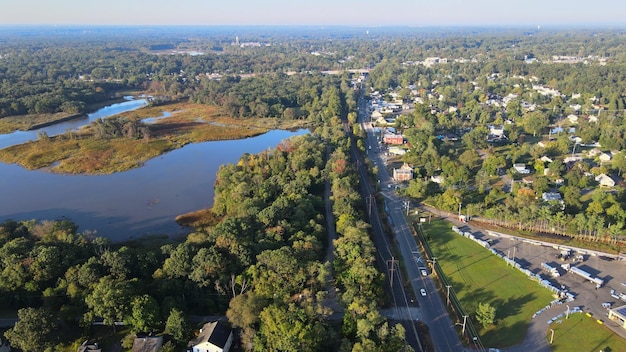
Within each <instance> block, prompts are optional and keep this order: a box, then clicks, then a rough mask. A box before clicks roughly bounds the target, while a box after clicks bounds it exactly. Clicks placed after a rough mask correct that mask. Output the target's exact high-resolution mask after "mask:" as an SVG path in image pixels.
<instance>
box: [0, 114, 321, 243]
mask: <svg viewBox="0 0 626 352" xmlns="http://www.w3.org/2000/svg"><path fill="white" fill-rule="evenodd" d="M116 113H119V111H118V112H116ZM306 133H309V132H308V130H298V131H293V132H292V131H283V130H274V131H270V132H268V133H265V134H263V135H260V136H256V137H252V138H246V139H242V140H232V141H214V142H203V143H195V144H190V145H187V146H185V147H183V148H181V149H177V150H174V151H171V152H169V153H167V154H164V155H161V156H160V157H157V158H155V159H152V160H150V161H148V162H146V163H145V164H144V165H143V166H142V167H140V168H136V169H133V170H130V171H126V172H120V173H115V174H112V175H95V176H92V175H90V176H87V175H59V174H53V173H48V172H45V171H40V170H36V171H29V170H26V169H24V168H23V167H21V166H19V165H13V164H3V163H0V175H2V177H1V178H0V194H1V195H2V196H1V197H0V221H4V220H6V219H13V220H18V221H19V220H28V219H40V220H43V219H50V220H57V219H69V220H72V221H74V222H75V223H76V224H77V225H78V226H79V231H85V230H90V231H95V232H96V234H97V235H98V236H103V237H107V238H110V239H111V240H113V241H116V242H117V241H123V240H126V239H132V238H138V237H142V236H145V235H152V234H167V235H170V236H176V235H179V234H183V233H185V232H186V231H187V229H184V228H182V227H180V226H179V225H178V224H176V222H175V221H174V219H175V217H176V216H177V215H180V214H183V213H186V212H190V211H194V210H199V209H202V208H208V207H211V206H212V204H213V196H214V193H213V185H214V183H215V177H216V173H217V170H218V168H219V166H220V165H222V164H226V163H235V162H237V161H238V160H239V158H240V157H241V155H243V154H244V153H250V154H256V153H260V152H262V151H264V150H267V149H268V148H273V147H275V146H276V145H278V144H279V143H280V141H281V140H283V139H286V138H289V137H291V136H295V135H302V134H306Z"/></svg>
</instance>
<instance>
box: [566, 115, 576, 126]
mask: <svg viewBox="0 0 626 352" xmlns="http://www.w3.org/2000/svg"><path fill="white" fill-rule="evenodd" d="M567 119H568V120H569V122H570V123H572V124H576V123H578V116H576V115H574V114H570V115H567Z"/></svg>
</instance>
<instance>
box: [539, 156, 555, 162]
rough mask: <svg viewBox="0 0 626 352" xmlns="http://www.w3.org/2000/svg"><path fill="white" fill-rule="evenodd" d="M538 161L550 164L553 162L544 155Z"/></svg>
mask: <svg viewBox="0 0 626 352" xmlns="http://www.w3.org/2000/svg"><path fill="white" fill-rule="evenodd" d="M539 160H541V161H543V162H544V163H551V162H552V161H553V160H552V159H550V157H547V156H545V155H544V156H542V157H541V158H539Z"/></svg>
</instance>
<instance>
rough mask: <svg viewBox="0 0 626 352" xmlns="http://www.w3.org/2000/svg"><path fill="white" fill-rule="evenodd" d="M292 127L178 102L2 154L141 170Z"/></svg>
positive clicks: (63, 169) (35, 162)
mask: <svg viewBox="0 0 626 352" xmlns="http://www.w3.org/2000/svg"><path fill="white" fill-rule="evenodd" d="M253 120H255V119H253ZM292 122H297V121H292ZM293 127H297V126H295V125H290V126H283V125H279V124H278V122H277V120H275V119H267V118H265V119H262V120H261V119H258V121H256V120H255V121H251V120H250V119H246V120H238V119H234V118H230V117H225V116H222V115H221V114H220V113H219V110H218V107H216V106H211V105H201V104H192V103H173V104H167V105H159V106H149V107H145V108H142V109H139V110H134V111H129V112H126V113H122V114H119V115H115V116H112V117H109V118H106V119H100V120H96V121H95V122H93V123H91V124H89V125H88V126H85V127H84V128H82V129H80V130H79V131H68V132H66V133H64V134H62V135H58V136H54V137H48V136H46V135H40V136H39V138H38V139H37V140H36V141H31V142H28V143H24V144H20V145H15V146H12V147H9V148H6V149H3V150H0V160H1V161H3V162H7V163H17V164H19V165H22V166H23V167H25V168H27V169H31V170H33V169H41V168H49V169H48V170H49V171H51V172H57V173H71V174H110V173H114V172H120V171H126V170H129V169H132V168H135V167H139V166H141V165H142V164H143V163H144V162H146V161H147V160H150V159H152V158H154V157H157V156H159V155H161V154H163V153H166V152H168V151H170V150H173V149H177V148H181V147H183V146H184V145H186V144H189V143H197V142H206V141H216V140H232V139H241V138H247V137H252V136H256V135H260V134H263V133H265V132H267V131H269V130H270V129H275V128H293Z"/></svg>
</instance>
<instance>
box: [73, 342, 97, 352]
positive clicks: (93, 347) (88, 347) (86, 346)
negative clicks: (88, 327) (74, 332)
mask: <svg viewBox="0 0 626 352" xmlns="http://www.w3.org/2000/svg"><path fill="white" fill-rule="evenodd" d="M78 352H102V348H100V346H98V343H89V340H86V341H85V342H83V343H82V344H81V345H80V346H78Z"/></svg>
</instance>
